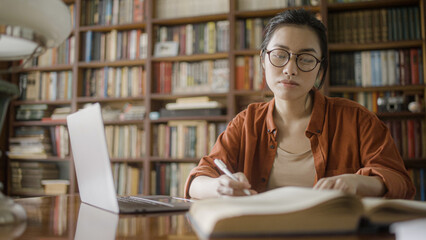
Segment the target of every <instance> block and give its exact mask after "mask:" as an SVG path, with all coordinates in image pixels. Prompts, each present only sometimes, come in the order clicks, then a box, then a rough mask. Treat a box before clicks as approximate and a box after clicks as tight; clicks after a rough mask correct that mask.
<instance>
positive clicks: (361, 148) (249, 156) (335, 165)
mask: <svg viewBox="0 0 426 240" xmlns="http://www.w3.org/2000/svg"><path fill="white" fill-rule="evenodd" d="M313 95H314V100H313V108H312V115H311V119H310V122H309V124H308V127H307V129H306V131H305V135H306V137H307V138H309V140H310V142H311V148H312V154H313V157H314V162H315V171H316V176H315V183H316V182H317V181H318V180H319V179H321V178H323V177H331V176H336V175H340V174H344V173H355V174H361V175H366V176H379V177H381V178H382V180H383V182H384V184H385V185H386V187H387V192H386V194H385V195H384V197H386V198H405V199H411V198H413V197H414V194H415V187H414V184H413V182H412V180H411V178H410V177H409V175H408V173H407V170H406V169H405V166H404V162H403V160H402V158H401V156H400V155H399V153H398V150H397V148H396V146H395V143H394V141H393V139H392V137H391V135H390V132H389V130H388V128H387V127H386V125H384V124H383V123H382V121H380V120H379V119H378V118H377V117H376V115H375V114H374V113H372V112H370V111H368V110H367V109H366V108H364V107H362V106H361V105H359V104H358V103H355V102H353V101H350V100H347V99H344V98H330V97H326V96H324V95H322V94H321V93H320V92H318V91H316V90H313ZM274 106H275V101H274V99H272V100H271V101H269V102H266V103H253V104H250V105H249V106H248V107H247V109H245V110H244V111H242V112H240V113H239V114H238V115H237V116H236V117H235V118H234V119H233V120H232V121H231V122H230V123H229V124H228V126H227V128H226V130H225V131H224V132H223V133H222V134H221V135H220V136H219V137H218V139H217V141H216V143H215V145H214V147H213V149H212V151H211V153H210V154H209V155H208V156H205V157H203V158H202V159H201V160H200V162H199V164H198V166H197V167H196V168H194V169H193V170H192V171H191V173H190V175H189V177H188V179H187V182H186V186H185V196H186V197H189V186H190V184H191V181H192V180H193V179H194V178H195V177H196V176H200V175H205V176H210V177H219V176H220V175H221V174H223V173H222V172H221V171H220V170H219V169H218V168H217V167H216V166H215V164H214V163H213V160H214V159H215V158H219V159H222V160H223V161H224V162H225V163H226V165H227V166H228V169H229V170H230V171H231V172H243V173H244V174H245V175H246V177H247V179H248V181H249V182H250V184H251V186H252V188H253V189H254V190H256V191H257V192H264V191H266V190H267V184H268V180H269V174H270V172H271V169H272V165H273V162H274V158H275V154H276V152H277V147H278V143H277V141H276V134H277V131H278V129H277V128H276V126H275V124H274V121H273V110H274Z"/></svg>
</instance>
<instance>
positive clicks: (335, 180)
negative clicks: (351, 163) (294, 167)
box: [314, 174, 386, 197]
mask: <svg viewBox="0 0 426 240" xmlns="http://www.w3.org/2000/svg"><path fill="white" fill-rule="evenodd" d="M314 189H336V190H340V191H343V192H346V193H351V194H357V195H360V196H370V197H379V196H383V195H384V194H385V192H386V187H385V184H384V183H383V181H382V179H381V178H380V177H378V176H364V175H359V174H342V175H338V176H333V177H327V178H321V179H320V180H318V182H317V184H315V186H314Z"/></svg>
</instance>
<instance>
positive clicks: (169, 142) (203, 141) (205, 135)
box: [152, 120, 226, 158]
mask: <svg viewBox="0 0 426 240" xmlns="http://www.w3.org/2000/svg"><path fill="white" fill-rule="evenodd" d="M225 128H226V123H209V122H207V121H204V120H178V121H169V122H168V123H167V124H157V125H154V127H153V129H152V131H153V149H152V151H153V152H152V154H153V156H158V157H170V158H201V157H202V156H204V155H206V154H207V153H208V152H210V150H211V149H212V148H213V145H214V144H215V142H216V139H217V137H218V136H219V134H220V133H222V131H224V130H225Z"/></svg>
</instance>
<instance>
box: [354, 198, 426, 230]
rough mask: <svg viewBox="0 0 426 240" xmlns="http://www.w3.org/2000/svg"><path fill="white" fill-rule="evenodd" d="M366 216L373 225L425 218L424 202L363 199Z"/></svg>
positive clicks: (425, 203) (425, 206)
mask: <svg viewBox="0 0 426 240" xmlns="http://www.w3.org/2000/svg"><path fill="white" fill-rule="evenodd" d="M362 203H363V205H364V209H365V212H366V216H367V217H368V218H369V219H370V221H371V222H373V223H378V224H390V223H393V222H398V221H404V220H410V219H415V218H421V217H423V218H426V202H421V201H415V200H403V199H383V198H363V199H362Z"/></svg>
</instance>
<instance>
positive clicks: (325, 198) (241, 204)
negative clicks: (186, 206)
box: [189, 187, 363, 233]
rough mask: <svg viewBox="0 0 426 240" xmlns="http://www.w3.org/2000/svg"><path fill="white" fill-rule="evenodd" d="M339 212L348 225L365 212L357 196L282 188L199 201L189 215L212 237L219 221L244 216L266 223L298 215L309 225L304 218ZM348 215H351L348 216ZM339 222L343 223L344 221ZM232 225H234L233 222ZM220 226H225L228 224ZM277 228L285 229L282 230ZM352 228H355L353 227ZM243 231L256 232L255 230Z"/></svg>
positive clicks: (324, 216)
mask: <svg viewBox="0 0 426 240" xmlns="http://www.w3.org/2000/svg"><path fill="white" fill-rule="evenodd" d="M304 211H306V214H305V213H303V212H304ZM340 211H341V212H344V213H345V214H346V216H347V217H348V218H347V220H348V221H347V222H351V224H352V223H355V222H357V221H358V219H359V217H360V216H361V214H362V211H363V210H362V205H361V202H360V201H359V200H358V198H357V197H356V196H354V195H348V194H344V193H343V192H340V191H336V190H325V191H324V190H322V191H320V190H314V189H311V188H301V187H283V188H277V189H274V190H271V191H268V192H265V193H260V194H257V195H253V196H245V197H223V198H216V199H206V200H198V201H196V202H195V203H194V204H193V205H192V206H191V209H190V212H189V214H190V216H191V219H192V222H193V223H194V224H196V225H197V227H198V228H199V229H200V230H201V231H202V232H204V233H206V232H207V233H210V232H212V231H213V229H214V228H215V225H217V224H218V222H219V221H221V220H224V219H231V218H238V219H240V218H239V217H241V216H243V217H248V218H250V217H252V216H256V215H258V216H261V217H262V218H261V219H262V221H263V220H266V218H268V217H269V216H271V218H274V216H275V217H276V215H286V214H289V215H291V214H293V213H297V214H296V215H297V217H298V220H301V221H306V219H305V220H303V218H302V217H301V216H302V215H303V216H305V217H308V218H312V216H310V215H309V213H311V214H314V215H315V216H314V218H319V219H325V218H326V217H329V218H332V217H330V215H333V214H334V215H338V212H340ZM348 211H349V212H350V214H348ZM300 212H302V213H300ZM331 212H333V213H331ZM293 215H294V214H293ZM280 218H282V217H280ZM354 219H355V220H354ZM240 220H241V219H240ZM292 220H294V219H292ZM329 220H330V221H328V222H332V221H333V219H329ZM334 220H335V219H334ZM351 220H352V221H351ZM339 221H340V222H343V221H342V220H341V219H339ZM229 222H232V220H230V221H229ZM324 222H327V221H324ZM245 223H247V222H245ZM278 224H280V223H279V222H277V224H274V225H278ZM318 224H321V223H318ZM219 225H221V226H223V225H226V221H224V222H223V223H220V224H219ZM240 225H241V224H240ZM352 225H353V224H352ZM309 227H313V226H304V228H306V229H304V231H308V230H309ZM275 228H277V229H283V226H280V227H275ZM333 228H336V229H338V228H339V226H336V227H334V226H333ZM352 228H355V227H354V226H352ZM244 230H247V231H255V230H254V229H244ZM327 230H330V229H329V228H328V229H327ZM353 230H355V229H353ZM283 231H284V230H283Z"/></svg>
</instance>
